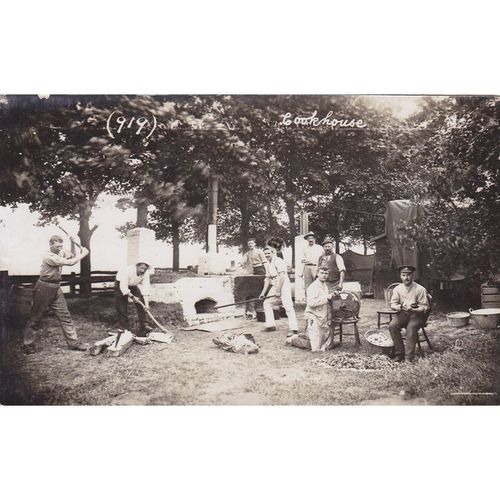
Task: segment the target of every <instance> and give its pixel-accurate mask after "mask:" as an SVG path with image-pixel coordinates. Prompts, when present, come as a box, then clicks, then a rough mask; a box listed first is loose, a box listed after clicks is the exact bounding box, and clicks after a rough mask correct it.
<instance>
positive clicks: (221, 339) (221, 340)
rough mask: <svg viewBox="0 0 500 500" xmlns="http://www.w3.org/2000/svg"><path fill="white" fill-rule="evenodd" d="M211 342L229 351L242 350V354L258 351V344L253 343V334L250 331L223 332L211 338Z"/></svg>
mask: <svg viewBox="0 0 500 500" xmlns="http://www.w3.org/2000/svg"><path fill="white" fill-rule="evenodd" d="M212 341H213V343H214V344H215V345H216V346H217V347H220V348H221V349H224V351H229V352H242V353H244V354H254V353H257V352H259V346H258V345H257V344H256V343H255V339H254V338H253V335H252V334H250V333H230V332H227V333H223V334H222V335H219V336H218V337H215V338H214V339H212Z"/></svg>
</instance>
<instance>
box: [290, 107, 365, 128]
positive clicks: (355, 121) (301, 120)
mask: <svg viewBox="0 0 500 500" xmlns="http://www.w3.org/2000/svg"><path fill="white" fill-rule="evenodd" d="M317 115H318V112H317V111H314V113H312V114H311V115H310V116H300V115H297V116H295V117H292V113H285V114H284V115H283V120H282V122H281V124H282V125H285V126H287V127H288V126H290V125H297V126H299V125H306V126H313V127H330V128H332V129H333V128H365V127H366V123H365V122H364V121H363V120H362V119H360V118H352V119H338V118H332V115H333V111H329V112H328V113H327V114H326V116H324V117H323V118H318V116H317Z"/></svg>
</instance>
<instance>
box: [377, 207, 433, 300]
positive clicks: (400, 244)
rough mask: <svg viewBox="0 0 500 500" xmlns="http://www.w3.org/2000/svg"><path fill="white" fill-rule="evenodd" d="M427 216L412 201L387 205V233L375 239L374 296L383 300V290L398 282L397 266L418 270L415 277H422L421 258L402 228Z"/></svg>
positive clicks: (421, 208)
mask: <svg viewBox="0 0 500 500" xmlns="http://www.w3.org/2000/svg"><path fill="white" fill-rule="evenodd" d="M423 215H424V209H423V207H422V206H421V205H418V204H417V203H414V202H412V201H410V200H393V201H390V202H389V203H388V204H387V210H386V212H385V231H384V233H383V234H381V235H379V236H377V237H376V238H374V242H375V263H374V278H375V279H374V288H375V297H376V298H383V297H384V295H383V289H384V287H386V286H387V285H388V284H390V283H392V282H394V281H399V272H398V271H397V269H398V267H399V266H401V265H403V264H408V265H412V266H415V267H416V268H417V272H416V278H417V279H418V278H422V276H421V275H422V271H423V268H422V265H421V262H420V261H421V256H420V255H419V253H418V250H417V248H416V246H415V245H414V244H413V243H411V242H409V241H407V240H406V238H405V236H404V233H403V232H402V231H401V227H402V226H404V225H405V224H407V223H409V222H410V221H412V220H414V219H416V218H417V217H422V216H423Z"/></svg>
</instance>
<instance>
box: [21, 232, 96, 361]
mask: <svg viewBox="0 0 500 500" xmlns="http://www.w3.org/2000/svg"><path fill="white" fill-rule="evenodd" d="M70 239H71V252H66V251H64V250H63V239H62V238H61V237H60V236H58V235H57V234H56V235H54V236H52V237H51V238H50V240H49V251H48V252H46V253H45V254H44V256H43V258H42V267H41V269H40V278H39V279H38V281H37V282H36V285H35V289H34V290H33V305H32V307H31V313H30V318H29V320H28V323H27V325H26V328H25V330H24V342H23V351H24V352H25V353H26V354H35V353H36V352H37V351H36V348H35V340H36V333H35V330H37V329H38V325H39V324H40V320H41V319H42V317H43V315H44V313H45V311H46V310H47V309H51V310H52V312H53V313H54V315H55V316H56V318H57V319H58V320H59V323H60V325H61V328H62V331H63V334H64V337H65V338H66V342H67V344H68V347H69V349H72V350H75V351H86V350H87V346H86V345H85V344H82V343H81V342H80V340H79V339H78V336H77V334H76V330H75V325H74V324H73V320H72V319H71V314H70V312H69V310H68V306H67V304H66V299H65V298H64V293H63V291H62V290H61V286H60V283H61V272H62V268H63V266H73V265H75V264H76V263H77V262H80V261H81V260H82V259H83V258H85V257H86V256H87V255H88V254H89V251H88V250H87V249H86V248H84V247H81V246H80V245H78V244H77V243H76V242H75V240H74V238H73V237H70ZM75 245H76V246H78V247H79V248H80V251H81V253H80V254H79V255H76V251H75Z"/></svg>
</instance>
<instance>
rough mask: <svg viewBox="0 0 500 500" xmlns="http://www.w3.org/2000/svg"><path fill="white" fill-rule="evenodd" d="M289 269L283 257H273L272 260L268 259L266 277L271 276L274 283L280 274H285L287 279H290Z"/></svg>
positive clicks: (270, 278)
mask: <svg viewBox="0 0 500 500" xmlns="http://www.w3.org/2000/svg"><path fill="white" fill-rule="evenodd" d="M266 261H267V259H266ZM287 271H288V269H287V265H286V262H285V261H284V260H283V259H280V258H279V257H273V258H272V259H271V262H269V261H267V264H266V278H269V280H270V282H271V283H274V282H275V281H276V278H278V275H280V274H283V275H284V279H285V281H289V278H288V272H287Z"/></svg>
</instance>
